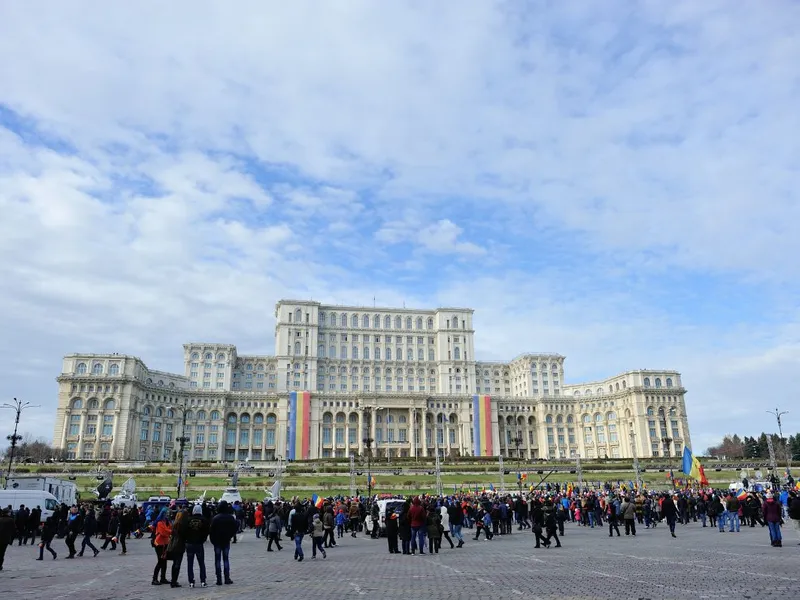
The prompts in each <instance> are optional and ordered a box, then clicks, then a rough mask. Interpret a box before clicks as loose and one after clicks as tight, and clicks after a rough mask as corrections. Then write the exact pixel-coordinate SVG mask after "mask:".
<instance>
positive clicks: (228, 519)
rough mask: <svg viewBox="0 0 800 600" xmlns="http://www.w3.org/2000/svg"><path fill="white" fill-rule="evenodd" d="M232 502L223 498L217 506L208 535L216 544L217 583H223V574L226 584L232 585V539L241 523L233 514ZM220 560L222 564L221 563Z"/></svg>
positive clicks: (215, 567)
mask: <svg viewBox="0 0 800 600" xmlns="http://www.w3.org/2000/svg"><path fill="white" fill-rule="evenodd" d="M231 513H232V511H231V507H230V504H228V503H227V502H225V500H223V501H222V502H220V503H219V506H218V507H217V515H216V516H215V517H214V518H213V519H211V525H210V527H209V532H208V537H209V539H210V540H211V543H212V544H213V545H214V570H215V571H216V574H217V585H222V576H223V574H224V575H225V584H226V585H231V584H232V583H233V581H232V580H231V564H230V555H229V553H230V550H231V540H232V539H233V538H234V537H235V536H236V531H237V529H238V528H239V524H238V523H237V522H236V518H235V517H234V516H233V514H231ZM220 562H221V563H222V565H220Z"/></svg>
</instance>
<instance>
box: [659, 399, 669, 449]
mask: <svg viewBox="0 0 800 600" xmlns="http://www.w3.org/2000/svg"><path fill="white" fill-rule="evenodd" d="M658 416H659V417H661V443H662V444H664V457H665V458H669V457H670V456H672V453H671V452H670V448H669V447H670V444H672V438H671V437H669V430H668V429H667V413H666V412H664V409H663V408H659V409H658Z"/></svg>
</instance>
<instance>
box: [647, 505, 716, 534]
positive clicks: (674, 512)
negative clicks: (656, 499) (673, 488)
mask: <svg viewBox="0 0 800 600" xmlns="http://www.w3.org/2000/svg"><path fill="white" fill-rule="evenodd" d="M661 514H663V515H664V518H665V519H666V520H667V525H668V526H669V532H670V534H671V535H672V537H678V536H676V535H675V521H676V520H677V518H678V507H677V506H675V502H674V501H673V500H672V496H670V495H669V494H665V495H664V499H663V500H662V501H661ZM720 531H721V530H720Z"/></svg>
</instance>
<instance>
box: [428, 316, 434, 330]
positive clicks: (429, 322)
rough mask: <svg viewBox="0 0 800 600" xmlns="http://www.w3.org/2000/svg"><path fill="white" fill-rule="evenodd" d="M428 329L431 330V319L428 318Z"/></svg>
mask: <svg viewBox="0 0 800 600" xmlns="http://www.w3.org/2000/svg"><path fill="white" fill-rule="evenodd" d="M428 329H433V319H432V318H431V317H428Z"/></svg>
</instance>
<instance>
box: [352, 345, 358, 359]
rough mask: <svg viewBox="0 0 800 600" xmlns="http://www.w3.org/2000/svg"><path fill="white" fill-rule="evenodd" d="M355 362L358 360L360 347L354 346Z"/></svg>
mask: <svg viewBox="0 0 800 600" xmlns="http://www.w3.org/2000/svg"><path fill="white" fill-rule="evenodd" d="M353 360H358V346H353Z"/></svg>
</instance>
